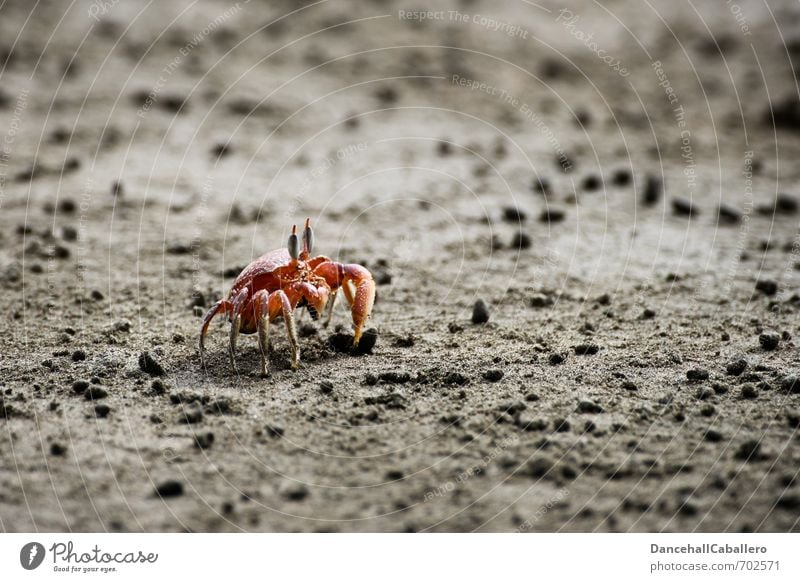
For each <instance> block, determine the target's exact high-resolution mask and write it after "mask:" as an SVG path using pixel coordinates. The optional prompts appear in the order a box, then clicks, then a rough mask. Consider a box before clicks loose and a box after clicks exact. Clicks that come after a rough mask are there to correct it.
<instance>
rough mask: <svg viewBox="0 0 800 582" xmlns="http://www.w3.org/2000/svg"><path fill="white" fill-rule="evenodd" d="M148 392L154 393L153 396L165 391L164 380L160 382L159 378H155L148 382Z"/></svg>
mask: <svg viewBox="0 0 800 582" xmlns="http://www.w3.org/2000/svg"><path fill="white" fill-rule="evenodd" d="M150 393H151V394H154V395H155V396H161V395H163V394H166V393H167V387H166V386H164V382H162V381H161V380H160V379H159V378H156V379H155V380H153V382H152V383H151V384H150Z"/></svg>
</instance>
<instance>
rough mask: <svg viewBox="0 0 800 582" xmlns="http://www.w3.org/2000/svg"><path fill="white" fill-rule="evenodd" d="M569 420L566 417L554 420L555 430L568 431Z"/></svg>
mask: <svg viewBox="0 0 800 582" xmlns="http://www.w3.org/2000/svg"><path fill="white" fill-rule="evenodd" d="M570 426H571V425H570V424H569V421H568V420H567V419H566V418H557V419H555V420H554V421H553V430H554V431H555V432H567V431H569V429H570Z"/></svg>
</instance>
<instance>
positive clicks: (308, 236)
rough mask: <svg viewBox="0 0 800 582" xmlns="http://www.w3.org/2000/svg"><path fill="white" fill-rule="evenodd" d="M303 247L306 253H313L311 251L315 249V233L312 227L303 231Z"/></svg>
mask: <svg viewBox="0 0 800 582" xmlns="http://www.w3.org/2000/svg"><path fill="white" fill-rule="evenodd" d="M303 245H304V246H305V249H306V252H308V253H311V249H312V248H313V247H314V231H313V230H311V227H310V226H306V228H305V230H303Z"/></svg>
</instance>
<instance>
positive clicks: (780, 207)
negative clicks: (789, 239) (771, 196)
mask: <svg viewBox="0 0 800 582" xmlns="http://www.w3.org/2000/svg"><path fill="white" fill-rule="evenodd" d="M799 209H800V203H799V202H798V201H797V198H795V197H794V196H790V195H789V194H783V193H781V194H778V196H777V197H776V198H775V212H778V213H781V214H795V213H796V212H797V211H798V210H799Z"/></svg>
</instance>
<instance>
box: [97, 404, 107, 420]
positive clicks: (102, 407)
mask: <svg viewBox="0 0 800 582" xmlns="http://www.w3.org/2000/svg"><path fill="white" fill-rule="evenodd" d="M94 413H95V415H97V418H105V417H107V416H108V415H109V414H110V413H111V407H110V406H109V405H108V404H98V405H97V406H95V407H94Z"/></svg>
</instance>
